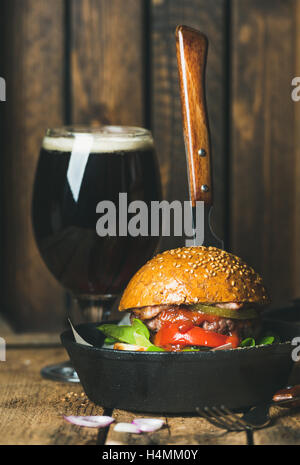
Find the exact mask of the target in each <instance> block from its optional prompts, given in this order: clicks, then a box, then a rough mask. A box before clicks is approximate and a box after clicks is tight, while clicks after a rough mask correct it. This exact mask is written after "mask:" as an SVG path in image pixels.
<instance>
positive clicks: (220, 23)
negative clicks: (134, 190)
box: [150, 0, 226, 249]
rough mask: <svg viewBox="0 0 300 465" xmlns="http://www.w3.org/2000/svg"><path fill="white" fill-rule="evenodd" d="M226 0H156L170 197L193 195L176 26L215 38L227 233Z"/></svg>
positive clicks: (217, 201)
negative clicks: (188, 171)
mask: <svg viewBox="0 0 300 465" xmlns="http://www.w3.org/2000/svg"><path fill="white" fill-rule="evenodd" d="M225 4H226V2H225V1H224V0H214V2H207V1H205V0H185V1H184V2H182V1H180V0H152V1H151V23H150V25H151V43H152V45H151V52H152V53H151V54H152V86H151V87H152V127H153V131H154V137H155V142H156V147H157V151H158V156H159V160H160V166H161V173H162V181H163V189H164V197H165V198H166V199H168V200H175V199H178V200H181V201H182V200H188V198H189V195H188V179H187V169H186V158H185V149H184V142H183V131H182V118H181V107H180V93H179V83H178V71H177V62H176V45H175V37H174V33H175V29H176V26H177V25H178V24H186V25H188V26H190V27H193V28H195V29H198V30H200V31H202V32H203V33H205V34H206V35H207V37H209V54H208V58H207V76H206V89H207V108H208V117H209V121H210V129H211V138H212V159H213V179H214V214H213V223H214V224H213V230H214V231H215V232H216V234H218V236H219V237H224V231H225V223H226V209H225V190H226V189H225V178H224V172H225V166H226V159H225V155H224V154H225V147H224V145H225V142H224V141H225V137H224V129H225V118H226V115H225V114H224V111H225V94H224V79H225V74H226V73H225V67H224V64H223V59H224V53H225V48H226V42H225V38H224V35H225V13H226V11H225ZM183 243H184V241H183V239H182V238H166V239H165V240H164V241H162V249H167V248H172V247H175V246H180V245H183Z"/></svg>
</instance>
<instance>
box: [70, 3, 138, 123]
mask: <svg viewBox="0 0 300 465" xmlns="http://www.w3.org/2000/svg"><path fill="white" fill-rule="evenodd" d="M70 15H71V24H70V34H71V36H70V42H71V43H70V47H71V52H70V53H71V69H70V78H71V96H70V97H71V102H72V103H71V121H72V123H88V124H93V123H94V124H97V123H99V122H100V123H109V124H125V125H126V124H127V125H133V126H143V124H144V88H143V78H144V75H143V60H144V57H143V44H144V42H143V24H142V20H143V2H141V1H139V0H127V1H126V7H125V8H124V1H123V0H110V1H107V0H85V1H84V2H81V1H77V0H71V1H70Z"/></svg>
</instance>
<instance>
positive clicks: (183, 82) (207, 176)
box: [176, 26, 212, 206]
mask: <svg viewBox="0 0 300 465" xmlns="http://www.w3.org/2000/svg"><path fill="white" fill-rule="evenodd" d="M207 49H208V40H207V38H206V36H205V35H204V34H202V33H201V32H199V31H196V30H195V29H191V28H189V27H187V26H177V29H176V51H177V63H178V71H179V84H180V97H181V108H182V119H183V133H184V140H185V147H186V155H187V165H188V173H189V187H190V198H191V201H192V205H193V206H195V203H196V201H197V200H203V201H204V202H205V203H206V204H212V176H211V148H210V135H209V127H208V116H207V110H206V98H205V67H206V57H207Z"/></svg>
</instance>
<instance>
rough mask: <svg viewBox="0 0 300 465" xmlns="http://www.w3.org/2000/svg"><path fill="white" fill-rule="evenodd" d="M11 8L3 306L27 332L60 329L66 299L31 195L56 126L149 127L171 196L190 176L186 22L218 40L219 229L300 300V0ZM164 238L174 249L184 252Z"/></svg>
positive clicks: (141, 0) (39, 2)
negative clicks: (40, 246)
mask: <svg viewBox="0 0 300 465" xmlns="http://www.w3.org/2000/svg"><path fill="white" fill-rule="evenodd" d="M124 3H125V2H123V1H122V0H52V1H51V2H48V1H47V0H34V1H33V0H22V1H19V0H3V1H2V2H1V17H2V22H3V27H2V28H1V31H0V38H1V44H2V51H1V59H0V66H1V69H0V75H1V76H3V77H5V78H6V81H7V102H6V103H5V104H1V107H0V111H1V115H0V118H1V119H0V121H1V122H2V124H1V134H2V141H3V143H2V147H1V151H3V156H2V162H1V165H2V170H1V171H2V185H3V188H2V195H1V205H2V208H1V212H2V214H1V240H2V253H1V276H2V279H1V281H2V283H1V286H2V291H1V295H2V299H1V311H2V312H4V313H5V314H6V316H8V317H9V319H10V320H11V322H12V323H13V324H14V326H15V328H16V329H18V330H23V331H24V330H52V329H53V330H59V329H61V327H62V326H63V325H64V321H65V317H66V311H67V310H66V303H65V301H66V296H65V293H64V291H63V290H62V289H61V287H60V285H59V284H57V283H56V282H55V280H54V278H53V277H52V276H51V275H50V273H49V272H48V271H47V269H46V267H45V266H44V264H43V263H42V261H41V259H40V257H39V254H38V251H37V248H36V246H35V242H34V238H33V235H32V228H31V221H30V205H31V192H32V183H33V177H34V171H35V166H36V162H37V158H38V151H39V146H40V143H41V139H42V137H43V133H44V130H45V128H46V127H48V126H53V125H60V124H64V123H68V124H69V123H89V124H96V123H99V122H101V123H111V124H129V125H139V126H146V127H150V128H151V129H152V130H153V133H154V137H155V141H156V146H157V152H158V158H159V161H160V166H161V175H162V180H163V190H164V196H165V198H166V199H168V200H174V199H179V200H185V199H187V197H188V193H187V177H186V174H185V173H186V172H185V154H184V145H183V137H182V129H181V114H180V102H179V89H178V80H177V69H176V60H175V39H174V31H175V27H176V25H177V24H179V23H183V24H187V25H189V26H192V27H195V28H198V29H200V30H202V31H203V32H205V33H206V34H207V35H208V37H209V55H208V64H207V94H208V111H209V118H210V126H211V133H212V145H213V160H214V190H215V194H214V197H215V214H214V223H215V229H216V231H217V232H218V234H219V235H220V236H223V237H224V238H225V240H226V243H227V247H228V248H229V250H232V251H233V252H235V253H237V254H239V255H241V256H242V257H243V258H245V259H246V260H248V261H249V263H250V264H251V265H252V266H254V267H255V268H256V269H257V270H258V271H259V272H260V273H262V275H263V276H264V278H265V280H266V283H267V285H268V287H269V289H270V292H271V294H272V296H273V300H274V302H275V303H280V302H284V301H287V300H289V299H291V298H293V297H299V296H300V279H299V276H300V275H299V273H300V247H299V246H298V237H300V236H299V235H300V188H299V182H298V178H299V176H300V162H299V161H300V149H299V124H300V116H299V115H300V110H299V108H300V104H297V103H295V102H292V100H291V97H290V93H291V90H292V89H291V80H292V78H293V77H294V76H297V75H300V69H299V67H300V62H299V57H298V55H299V53H298V52H299V44H300V41H299V32H298V30H299V18H300V13H299V11H300V0H286V1H281V0H261V1H259V0H243V1H240V0H230V1H229V0H214V1H213V2H207V1H205V0H126V7H125V6H124ZM182 242H183V241H182V240H181V239H179V240H178V238H170V239H168V240H164V241H163V243H162V247H163V248H169V247H173V246H176V245H178V244H181V243H182Z"/></svg>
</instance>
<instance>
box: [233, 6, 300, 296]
mask: <svg viewBox="0 0 300 465" xmlns="http://www.w3.org/2000/svg"><path fill="white" fill-rule="evenodd" d="M295 5H296V2H294V1H293V0H287V1H285V2H283V1H280V0H274V1H273V0H272V1H270V0H265V1H263V2H262V1H258V0H254V1H253V0H251V1H250V0H244V1H243V2H240V1H238V0H233V2H232V92H231V96H232V121H231V125H232V134H231V136H232V141H231V163H230V170H231V183H230V187H231V208H230V211H231V218H230V224H231V250H232V251H233V253H236V254H237V255H240V256H241V257H242V258H244V259H245V260H246V261H247V262H248V263H250V264H251V265H252V266H253V267H254V268H255V269H256V270H257V271H258V272H259V273H260V274H261V275H262V276H263V278H264V280H265V282H266V285H267V287H268V289H269V291H270V294H271V296H272V298H273V300H274V301H277V302H279V301H282V300H285V299H289V298H290V297H291V296H292V295H293V284H294V282H293V281H294V280H293V270H294V255H295V246H294V244H295V240H297V241H298V239H296V238H294V237H293V234H294V232H295V217H294V204H295V201H296V199H295V175H294V169H295V145H294V130H295V129H294V105H295V104H294V103H293V102H292V99H291V95H290V94H291V78H292V76H293V75H294V63H295V47H294V45H293V44H294V33H295ZM298 194H299V193H298ZM298 257H299V252H298ZM298 288H299V285H298Z"/></svg>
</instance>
